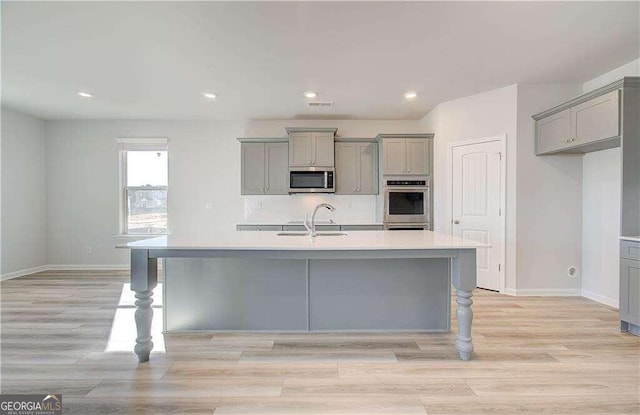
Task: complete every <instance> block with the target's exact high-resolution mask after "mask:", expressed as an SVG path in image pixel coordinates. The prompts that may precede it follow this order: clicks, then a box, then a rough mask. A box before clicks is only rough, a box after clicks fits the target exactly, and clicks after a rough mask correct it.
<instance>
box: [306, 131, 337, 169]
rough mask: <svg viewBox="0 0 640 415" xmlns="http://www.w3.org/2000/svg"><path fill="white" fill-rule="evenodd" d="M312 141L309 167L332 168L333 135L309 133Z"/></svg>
mask: <svg viewBox="0 0 640 415" xmlns="http://www.w3.org/2000/svg"><path fill="white" fill-rule="evenodd" d="M311 137H312V139H313V146H312V158H311V159H312V161H311V165H313V166H320V167H333V164H334V154H333V149H334V146H333V142H334V137H333V133H311Z"/></svg>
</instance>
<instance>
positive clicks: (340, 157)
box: [335, 143, 358, 195]
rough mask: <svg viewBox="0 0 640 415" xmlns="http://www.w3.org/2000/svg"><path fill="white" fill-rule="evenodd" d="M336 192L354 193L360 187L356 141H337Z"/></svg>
mask: <svg viewBox="0 0 640 415" xmlns="http://www.w3.org/2000/svg"><path fill="white" fill-rule="evenodd" d="M335 147H336V193H337V194H347V195H348V194H354V193H356V191H357V189H358V166H357V164H358V154H357V152H358V148H357V145H356V143H336V145H335Z"/></svg>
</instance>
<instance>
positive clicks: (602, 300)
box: [582, 290, 618, 308]
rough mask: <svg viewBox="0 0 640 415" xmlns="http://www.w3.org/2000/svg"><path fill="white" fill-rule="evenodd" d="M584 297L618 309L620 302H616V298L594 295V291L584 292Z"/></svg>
mask: <svg viewBox="0 0 640 415" xmlns="http://www.w3.org/2000/svg"><path fill="white" fill-rule="evenodd" d="M582 296H583V297H584V298H588V299H589V300H593V301H597V302H599V303H602V304H604V305H608V306H609V307H613V308H618V300H616V299H615V298H611V297H607V296H604V295H600V294H598V293H594V292H593V291H589V290H582Z"/></svg>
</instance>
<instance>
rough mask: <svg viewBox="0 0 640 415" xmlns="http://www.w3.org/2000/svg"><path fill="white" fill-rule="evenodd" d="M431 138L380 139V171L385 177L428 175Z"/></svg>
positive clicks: (429, 170) (429, 172) (429, 171)
mask: <svg viewBox="0 0 640 415" xmlns="http://www.w3.org/2000/svg"><path fill="white" fill-rule="evenodd" d="M432 142H433V140H432V139H431V138H425V137H417V138H415V137H411V138H397V137H393V138H387V137H384V136H383V139H382V154H383V156H382V157H383V159H382V169H383V174H385V175H396V176H397V175H429V174H431V162H432V161H431V160H432V154H431V152H432Z"/></svg>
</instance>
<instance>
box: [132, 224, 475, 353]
mask: <svg viewBox="0 0 640 415" xmlns="http://www.w3.org/2000/svg"><path fill="white" fill-rule="evenodd" d="M484 246H486V245H483V244H479V243H476V242H473V241H468V240H464V239H460V238H454V237H451V236H448V235H442V234H437V233H434V232H429V231H405V232H393V231H374V232H372V231H369V232H366V231H362V232H350V233H349V235H347V236H321V237H318V238H315V239H309V238H307V237H300V236H278V235H276V233H275V232H273V233H272V232H235V233H233V234H229V235H226V237H225V236H222V237H220V238H211V239H207V240H202V238H200V239H196V240H194V239H193V238H188V237H185V236H182V237H179V236H168V237H160V238H153V239H148V240H144V241H138V242H130V243H128V244H126V245H124V246H122V247H124V248H128V249H131V289H132V290H133V291H134V292H135V297H136V302H135V305H136V307H137V309H136V312H135V321H136V327H137V338H136V346H135V348H134V351H135V353H136V355H137V356H138V359H139V361H140V362H146V361H148V360H149V355H150V353H151V350H152V349H153V342H152V339H151V322H152V318H153V310H152V308H151V304H152V302H153V300H152V295H153V289H154V288H155V287H156V285H157V260H158V258H163V259H164V273H165V275H164V285H163V289H164V293H163V294H164V300H165V304H164V308H163V312H164V313H165V315H164V317H165V319H164V325H165V327H164V329H165V331H167V332H190V331H227V330H228V331H242V330H249V331H294V332H312V331H316V332H317V331H321V332H322V331H421V332H448V331H450V330H451V322H450V315H451V313H450V303H451V301H450V296H451V292H450V289H451V285H453V287H454V288H455V292H456V304H457V308H456V319H457V326H458V333H457V338H456V343H455V347H456V349H457V352H458V355H459V356H460V359H462V360H468V359H469V358H470V356H471V353H472V352H473V343H472V339H471V323H472V318H473V313H472V310H471V305H472V304H473V301H472V299H471V297H472V291H473V289H474V288H475V287H476V248H482V247H484Z"/></svg>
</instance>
